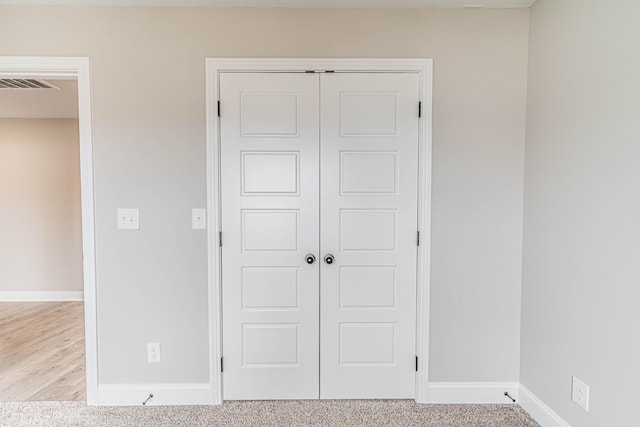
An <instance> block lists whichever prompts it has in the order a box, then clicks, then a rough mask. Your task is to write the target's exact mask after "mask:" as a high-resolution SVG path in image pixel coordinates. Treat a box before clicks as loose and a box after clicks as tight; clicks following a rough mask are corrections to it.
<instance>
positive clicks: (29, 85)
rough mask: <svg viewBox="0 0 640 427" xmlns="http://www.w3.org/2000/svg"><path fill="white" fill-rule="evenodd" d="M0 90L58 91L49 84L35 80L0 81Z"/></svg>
mask: <svg viewBox="0 0 640 427" xmlns="http://www.w3.org/2000/svg"><path fill="white" fill-rule="evenodd" d="M0 89H58V88H57V87H55V86H54V85H52V84H51V83H49V82H45V81H44V80H36V79H0Z"/></svg>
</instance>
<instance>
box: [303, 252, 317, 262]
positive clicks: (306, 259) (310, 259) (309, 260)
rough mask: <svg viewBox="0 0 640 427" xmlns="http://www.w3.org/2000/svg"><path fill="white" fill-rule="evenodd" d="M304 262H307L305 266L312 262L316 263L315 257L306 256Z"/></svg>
mask: <svg viewBox="0 0 640 427" xmlns="http://www.w3.org/2000/svg"><path fill="white" fill-rule="evenodd" d="M304 259H305V261H307V264H313V263H314V262H316V257H315V256H314V255H312V254H308V255H307V256H306V257H304Z"/></svg>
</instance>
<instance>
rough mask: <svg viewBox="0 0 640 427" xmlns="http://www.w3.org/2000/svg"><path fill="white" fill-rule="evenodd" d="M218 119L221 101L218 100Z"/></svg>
mask: <svg viewBox="0 0 640 427" xmlns="http://www.w3.org/2000/svg"><path fill="white" fill-rule="evenodd" d="M218 117H220V100H218Z"/></svg>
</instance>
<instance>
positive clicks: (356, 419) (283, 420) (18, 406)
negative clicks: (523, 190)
mask: <svg viewBox="0 0 640 427" xmlns="http://www.w3.org/2000/svg"><path fill="white" fill-rule="evenodd" d="M0 426H12V427H22V426H25V427H26V426H28V427H37V426H46V427H58V426H60V427H62V426H64V427H76V426H92V427H94V426H109V427H119V426H137V427H147V426H149V427H151V426H153V427H164V426H166V427H169V426H171V427H181V426H185V427H186V426H189V427H192V426H256V427H257V426H260V427H268V426H332V427H339V426H385V427H392V426H393V427H396V426H398V427H399V426H406V427H409V426H434V427H436V426H437V427H472V426H473V427H484V426H486V427H489V426H490V427H539V426H538V424H537V423H536V422H535V421H533V419H531V417H529V415H528V414H527V413H526V412H525V411H524V410H523V409H522V408H521V407H519V406H518V405H418V404H416V403H415V402H413V401H408V400H341V401H336V400H313V401H260V402H258V401H251V402H227V403H225V404H224V405H221V406H149V407H142V406H140V407H87V406H86V404H85V403H84V402H0Z"/></svg>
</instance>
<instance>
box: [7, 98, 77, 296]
mask: <svg viewBox="0 0 640 427" xmlns="http://www.w3.org/2000/svg"><path fill="white" fill-rule="evenodd" d="M3 95H4V93H2V92H0V103H3V102H4V100H5V98H4V96H3ZM79 149H80V145H79V143H78V120H77V119H0V294H1V293H2V292H59V291H63V292H81V291H82V289H83V286H82V224H81V221H80V218H81V214H80V150H79ZM0 298H1V295H0Z"/></svg>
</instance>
